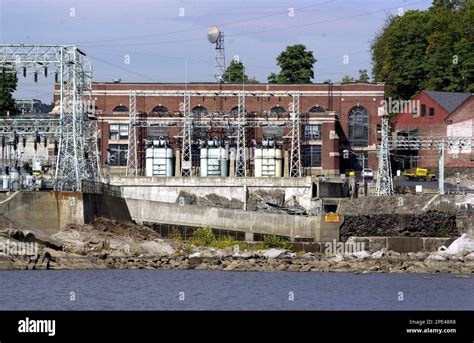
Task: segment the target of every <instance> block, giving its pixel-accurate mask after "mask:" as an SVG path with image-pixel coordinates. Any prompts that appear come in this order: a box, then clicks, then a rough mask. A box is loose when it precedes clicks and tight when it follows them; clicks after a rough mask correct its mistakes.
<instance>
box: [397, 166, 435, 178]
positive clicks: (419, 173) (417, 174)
mask: <svg viewBox="0 0 474 343" xmlns="http://www.w3.org/2000/svg"><path fill="white" fill-rule="evenodd" d="M403 176H405V177H406V178H407V179H408V180H410V181H436V179H437V178H436V174H434V173H430V171H429V170H428V169H427V168H412V169H407V170H405V171H404V172H403Z"/></svg>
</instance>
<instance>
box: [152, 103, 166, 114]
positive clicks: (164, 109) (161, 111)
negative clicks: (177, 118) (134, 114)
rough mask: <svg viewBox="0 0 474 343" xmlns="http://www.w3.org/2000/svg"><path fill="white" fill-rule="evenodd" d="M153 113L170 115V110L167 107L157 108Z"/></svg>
mask: <svg viewBox="0 0 474 343" xmlns="http://www.w3.org/2000/svg"><path fill="white" fill-rule="evenodd" d="M152 112H153V113H168V112H169V111H168V109H167V108H166V107H165V106H161V105H159V106H156V107H155V108H154V109H153V110H152Z"/></svg>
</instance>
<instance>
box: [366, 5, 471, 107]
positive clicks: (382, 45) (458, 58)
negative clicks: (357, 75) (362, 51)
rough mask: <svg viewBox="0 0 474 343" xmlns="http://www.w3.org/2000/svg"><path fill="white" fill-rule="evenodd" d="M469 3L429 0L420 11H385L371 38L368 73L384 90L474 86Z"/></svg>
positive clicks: (407, 92) (408, 93) (405, 95)
mask: <svg viewBox="0 0 474 343" xmlns="http://www.w3.org/2000/svg"><path fill="white" fill-rule="evenodd" d="M473 22H474V3H473V2H472V1H464V0H451V1H449V0H434V2H433V6H432V7H430V8H429V9H428V10H426V11H408V12H406V13H405V14H404V15H403V16H389V17H388V18H387V21H386V23H385V26H384V27H383V28H382V30H381V31H380V32H379V33H378V34H377V35H376V37H375V39H374V40H373V41H372V44H371V50H372V62H373V75H374V79H375V81H377V82H385V83H386V88H385V91H386V95H387V96H389V97H396V98H402V99H409V98H411V97H412V96H413V95H415V94H416V93H418V92H419V91H421V90H424V89H428V90H438V91H456V92H472V91H474V68H473V66H474V35H473V34H472V23H473Z"/></svg>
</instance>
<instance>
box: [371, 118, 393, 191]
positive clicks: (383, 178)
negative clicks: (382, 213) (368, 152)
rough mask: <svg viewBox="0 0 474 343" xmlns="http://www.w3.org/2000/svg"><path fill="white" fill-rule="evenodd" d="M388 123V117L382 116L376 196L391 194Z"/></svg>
mask: <svg viewBox="0 0 474 343" xmlns="http://www.w3.org/2000/svg"><path fill="white" fill-rule="evenodd" d="M388 136H389V124H388V117H387V116H383V117H382V142H381V144H380V153H379V170H378V175H377V184H376V188H375V189H376V192H377V195H378V196H389V195H392V194H393V180H392V168H391V167H390V150H389V146H388Z"/></svg>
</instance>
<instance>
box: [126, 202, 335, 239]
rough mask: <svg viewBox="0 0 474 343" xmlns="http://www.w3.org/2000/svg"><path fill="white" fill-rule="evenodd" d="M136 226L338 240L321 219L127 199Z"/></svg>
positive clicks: (332, 229) (329, 225)
mask: <svg viewBox="0 0 474 343" xmlns="http://www.w3.org/2000/svg"><path fill="white" fill-rule="evenodd" d="M126 201H127V205H128V208H129V211H130V214H131V216H132V218H133V219H134V220H135V221H136V222H137V223H143V222H150V223H167V224H175V225H185V226H194V227H199V226H210V227H212V228H215V229H222V230H235V231H243V232H246V233H248V234H250V235H248V237H250V236H251V234H252V233H260V234H273V235H279V236H287V237H290V238H291V239H292V240H293V239H295V238H310V239H314V240H315V241H331V240H333V239H336V240H338V239H339V224H338V223H336V224H329V223H321V218H320V217H307V216H292V215H287V214H273V213H263V212H256V211H243V210H233V209H223V208H216V207H208V206H195V205H180V206H178V205H176V204H170V203H165V202H156V201H149V200H139V199H130V198H128V199H126Z"/></svg>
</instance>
